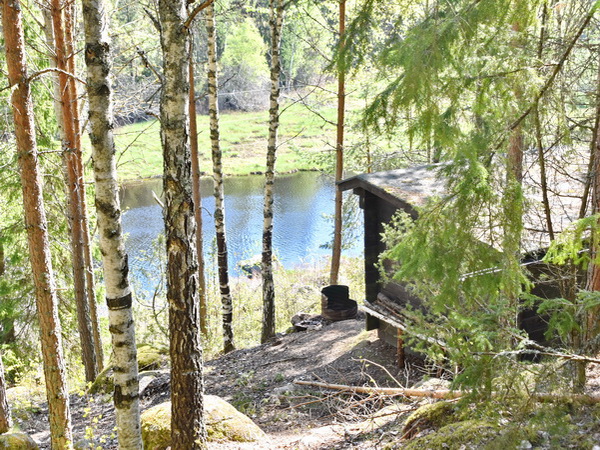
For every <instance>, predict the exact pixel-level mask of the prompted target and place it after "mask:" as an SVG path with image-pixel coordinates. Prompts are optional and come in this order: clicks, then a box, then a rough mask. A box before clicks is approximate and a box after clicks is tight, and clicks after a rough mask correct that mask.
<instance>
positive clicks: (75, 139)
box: [52, 0, 98, 382]
mask: <svg viewBox="0 0 600 450" xmlns="http://www.w3.org/2000/svg"><path fill="white" fill-rule="evenodd" d="M63 6H64V4H62V3H61V1H60V0H52V21H53V26H54V42H55V51H56V66H57V68H58V69H60V70H61V72H59V74H58V82H59V86H60V93H61V99H60V101H61V107H62V116H61V119H62V129H63V160H64V164H65V173H66V179H67V195H68V204H69V214H68V216H69V225H70V237H71V253H72V258H73V287H74V295H75V304H76V307H77V324H78V327H79V339H80V341H81V353H82V360H83V365H84V368H85V378H86V381H88V382H93V381H94V380H95V379H96V376H97V374H98V373H97V362H96V352H95V347H94V339H93V331H92V323H91V316H90V307H89V301H88V296H87V292H86V279H85V272H86V268H85V256H84V248H83V242H84V238H83V228H82V223H83V205H82V193H83V191H84V189H85V187H84V186H83V183H82V178H81V176H80V174H79V169H78V163H77V158H78V154H79V157H80V153H81V147H80V139H79V136H78V130H77V124H78V121H79V119H78V117H77V115H78V110H77V107H76V104H77V97H76V94H75V96H74V84H73V79H72V77H69V76H68V75H67V73H68V72H69V70H70V69H72V67H70V65H69V63H68V61H67V58H68V55H69V51H68V44H67V41H68V39H66V34H65V27H64V22H63V17H62V16H63ZM69 9H70V7H69V6H67V7H66V8H65V10H69ZM71 46H72V44H71Z"/></svg>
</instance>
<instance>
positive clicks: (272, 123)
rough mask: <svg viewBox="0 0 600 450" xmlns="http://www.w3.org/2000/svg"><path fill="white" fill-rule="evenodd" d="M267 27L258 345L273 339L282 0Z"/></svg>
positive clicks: (275, 1) (273, 5) (274, 2)
mask: <svg viewBox="0 0 600 450" xmlns="http://www.w3.org/2000/svg"><path fill="white" fill-rule="evenodd" d="M269 5H270V8H269V12H270V13H269V26H270V28H271V94H270V98H269V102H270V104H269V140H268V144H267V170H266V172H265V196H264V199H265V200H264V207H263V243H262V266H261V272H262V289H263V323H262V333H261V338H260V340H261V342H263V343H264V342H266V341H268V340H269V339H271V338H272V337H273V336H275V283H274V280H273V184H274V183H275V160H276V157H277V154H276V152H277V130H278V128H279V91H280V88H279V81H280V78H281V56H280V47H281V30H282V28H283V0H270V2H269Z"/></svg>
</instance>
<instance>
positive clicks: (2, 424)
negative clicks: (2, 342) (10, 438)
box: [0, 355, 12, 434]
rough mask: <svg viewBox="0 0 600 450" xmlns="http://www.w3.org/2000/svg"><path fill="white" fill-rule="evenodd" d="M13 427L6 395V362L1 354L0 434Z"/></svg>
mask: <svg viewBox="0 0 600 450" xmlns="http://www.w3.org/2000/svg"><path fill="white" fill-rule="evenodd" d="M10 427H12V419H11V417H10V408H9V406H8V398H7V397H6V381H5V378H4V364H3V363H2V356H1V355H0V434H3V433H8V431H9V430H10Z"/></svg>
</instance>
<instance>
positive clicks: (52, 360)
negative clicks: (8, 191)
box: [2, 0, 73, 449]
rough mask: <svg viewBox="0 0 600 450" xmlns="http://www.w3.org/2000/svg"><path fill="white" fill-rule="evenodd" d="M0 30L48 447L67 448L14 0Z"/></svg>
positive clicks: (56, 330) (57, 335)
mask: <svg viewBox="0 0 600 450" xmlns="http://www.w3.org/2000/svg"><path fill="white" fill-rule="evenodd" d="M2 31H3V33H4V43H5V48H6V65H7V68H8V81H9V84H10V86H11V87H12V95H11V106H12V110H13V120H14V125H15V137H16V141H17V151H18V163H19V172H20V176H21V184H22V188H23V208H24V214H25V225H26V229H27V239H28V244H29V256H30V259H31V269H32V273H33V281H34V285H35V296H36V306H37V311H38V317H39V324H40V337H41V346H42V356H43V362H44V377H45V379H46V395H47V399H48V409H49V414H48V416H49V420H50V436H51V443H52V447H53V448H57V449H58V448H60V449H71V448H73V444H72V442H73V439H72V435H71V415H70V411H69V395H68V390H67V386H66V376H65V367H64V362H63V361H64V360H63V353H62V342H61V326H60V322H59V319H58V299H57V296H56V284H55V279H54V272H53V270H52V263H51V258H50V246H49V237H48V231H47V230H48V227H47V222H46V213H45V209H44V202H43V198H42V185H41V177H40V173H39V162H38V151H37V145H36V139H35V127H34V118H33V103H32V100H31V88H30V84H29V77H28V75H27V68H26V61H25V42H24V36H23V22H22V17H21V5H20V3H19V1H18V0H2Z"/></svg>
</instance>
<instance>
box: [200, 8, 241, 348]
mask: <svg viewBox="0 0 600 450" xmlns="http://www.w3.org/2000/svg"><path fill="white" fill-rule="evenodd" d="M205 17H206V34H207V46H208V79H207V81H208V115H209V118H210V142H211V149H212V160H213V178H214V182H215V228H216V234H217V260H218V266H219V287H220V290H221V305H222V311H223V351H224V352H225V353H229V352H231V351H233V350H234V349H235V347H234V344H233V302H232V299H231V291H230V288H229V269H228V265H227V264H228V262H227V239H226V236H225V205H224V193H223V165H222V162H221V156H222V155H221V147H220V144H219V102H218V98H217V94H218V89H219V88H218V84H217V32H216V28H215V27H216V25H215V10H214V6H213V5H212V4H211V5H209V6H208V7H207V8H206V9H205Z"/></svg>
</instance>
